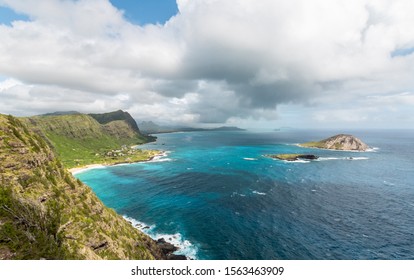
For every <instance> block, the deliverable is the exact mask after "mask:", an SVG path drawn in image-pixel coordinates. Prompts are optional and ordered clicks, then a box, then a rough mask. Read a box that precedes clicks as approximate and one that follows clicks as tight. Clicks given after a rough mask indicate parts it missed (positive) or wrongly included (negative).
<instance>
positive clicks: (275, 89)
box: [0, 0, 414, 129]
mask: <svg viewBox="0 0 414 280" xmlns="http://www.w3.org/2000/svg"><path fill="white" fill-rule="evenodd" d="M413 14H414V2H413V1H412V0H398V1H395V0H394V1H392V0H359V1H342V0H313V1H309V0H290V1H284V0H261V1H255V0H239V1H237V0H177V1H172V0H157V1H155V0H139V1H138V0H134V1H133V0H130V1H125V0H111V1H109V0H77V1H74V0H44V1H36V0H0V113H4V114H13V115H16V116H30V115H35V114H42V113H47V112H54V111H71V110H77V111H80V112H83V113H102V112H109V111H114V110H118V109H122V110H126V111H128V112H130V113H131V115H133V116H134V118H135V119H136V120H138V121H141V120H152V121H154V122H157V123H164V124H167V123H170V124H180V125H191V126H219V125H236V126H240V127H244V128H263V129H274V128H279V127H297V128H347V129H352V128H356V129H361V128H362V129H368V128H403V129H405V128H414V114H413V112H414V110H413V109H414V79H413V77H414V28H412V27H413V26H414V17H413V16H412V15H413Z"/></svg>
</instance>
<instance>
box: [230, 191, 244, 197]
mask: <svg viewBox="0 0 414 280" xmlns="http://www.w3.org/2000/svg"><path fill="white" fill-rule="evenodd" d="M235 196H241V197H245V196H246V195H245V194H242V193H238V192H233V193H232V194H231V195H230V197H235Z"/></svg>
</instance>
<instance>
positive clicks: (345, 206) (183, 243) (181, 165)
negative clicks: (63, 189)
mask: <svg viewBox="0 0 414 280" xmlns="http://www.w3.org/2000/svg"><path fill="white" fill-rule="evenodd" d="M339 132H341V133H343V132H344V133H350V134H353V135H354V136H356V137H358V138H360V139H361V140H363V141H364V142H365V143H367V144H368V145H369V146H370V147H372V148H373V149H371V150H370V151H367V152H348V151H332V150H322V149H309V148H301V147H299V146H297V145H296V144H297V143H301V142H307V141H312V140H321V139H324V138H327V137H329V136H332V135H335V134H337V133H339ZM156 136H157V137H158V140H157V141H156V142H154V143H149V144H146V145H143V146H142V147H140V148H145V149H158V150H163V151H165V153H164V155H163V156H160V157H157V158H156V159H154V160H153V161H151V162H143V163H135V164H129V165H119V166H112V167H105V168H98V169H90V170H87V171H85V172H81V173H78V174H76V177H77V178H79V179H80V180H81V181H83V182H84V183H86V184H87V185H89V186H90V187H91V188H92V189H93V190H94V192H95V193H96V194H97V195H98V197H99V198H100V199H101V200H102V201H103V202H104V203H105V204H106V205H107V206H108V207H110V208H113V209H115V210H116V211H117V212H118V213H119V214H121V215H123V216H124V217H125V218H126V219H128V220H130V221H131V222H132V224H133V225H134V226H136V227H138V228H140V229H141V230H142V231H144V232H145V233H147V234H148V235H150V236H151V237H153V238H154V239H158V238H161V237H164V238H165V239H166V240H167V241H170V242H172V243H175V244H176V245H178V246H179V247H180V251H179V252H177V254H180V253H181V254H185V255H187V256H189V257H191V258H193V259H230V260H233V259H257V260H261V259H270V260H274V259H295V260H298V259H314V260H320V259H340V260H344V259H345V260H348V259H349V260H355V259H357V260H359V259H387V260H390V259H414V131H412V130H405V131H402V130H401V131H400V130H367V131H364V130H360V131H324V130H293V129H292V130H281V131H275V132H267V133H258V132H257V133H254V132H248V131H237V132H235V131H232V132H230V131H229V132H223V131H215V132H213V131H210V132H180V133H169V134H158V135H156ZM278 153H311V154H315V155H318V156H319V157H320V158H319V159H318V160H315V161H305V160H303V161H299V162H285V161H280V160H275V159H271V158H268V157H264V156H263V155H265V154H278Z"/></svg>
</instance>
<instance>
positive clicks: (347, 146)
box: [299, 134, 370, 151]
mask: <svg viewBox="0 0 414 280" xmlns="http://www.w3.org/2000/svg"><path fill="white" fill-rule="evenodd" d="M299 146H300V147H306V148H319V149H328V150H341V151H366V150H368V149H369V148H370V147H369V146H368V145H367V144H365V143H364V142H362V141H361V140H360V139H358V138H356V137H355V136H353V135H350V134H338V135H335V136H332V137H329V138H326V139H324V140H321V141H316V142H306V143H302V144H299Z"/></svg>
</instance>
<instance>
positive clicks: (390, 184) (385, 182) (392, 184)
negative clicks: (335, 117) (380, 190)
mask: <svg viewBox="0 0 414 280" xmlns="http://www.w3.org/2000/svg"><path fill="white" fill-rule="evenodd" d="M383 183H384V185H386V186H390V187H392V186H395V184H394V183H390V182H387V181H384V182H383Z"/></svg>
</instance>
